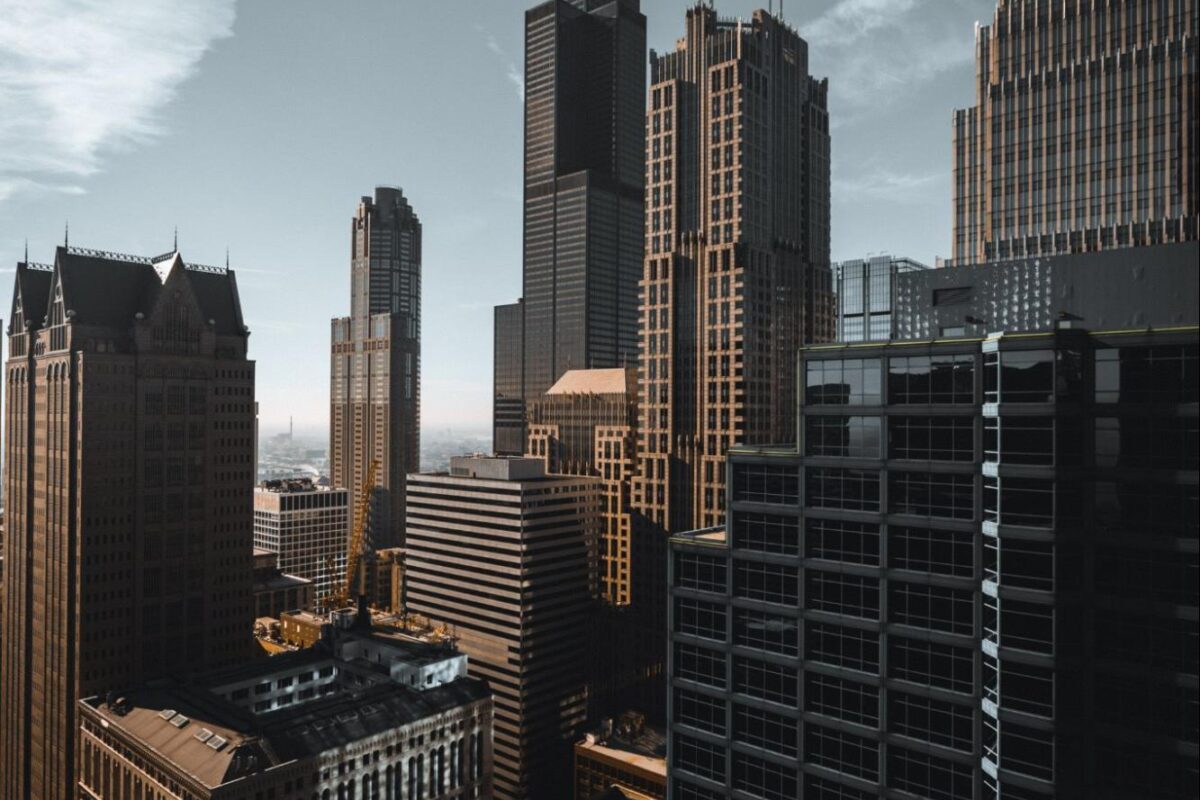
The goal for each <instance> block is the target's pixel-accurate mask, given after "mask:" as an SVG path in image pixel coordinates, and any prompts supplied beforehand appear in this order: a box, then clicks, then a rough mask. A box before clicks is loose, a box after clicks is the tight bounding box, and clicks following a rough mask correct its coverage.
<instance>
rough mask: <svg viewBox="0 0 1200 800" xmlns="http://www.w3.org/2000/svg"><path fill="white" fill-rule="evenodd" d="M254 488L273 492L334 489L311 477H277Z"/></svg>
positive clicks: (289, 492)
mask: <svg viewBox="0 0 1200 800" xmlns="http://www.w3.org/2000/svg"><path fill="white" fill-rule="evenodd" d="M254 490H255V491H256V492H271V493H273V494H293V493H296V492H331V491H335V490H334V489H333V488H332V487H330V486H324V485H322V484H320V483H317V482H315V481H314V480H313V479H312V478H279V479H277V480H270V481H262V482H261V483H259V484H258V486H256V487H254ZM341 491H343V492H344V491H346V490H345V489H342V490H341Z"/></svg>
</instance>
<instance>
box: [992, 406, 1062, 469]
mask: <svg viewBox="0 0 1200 800" xmlns="http://www.w3.org/2000/svg"><path fill="white" fill-rule="evenodd" d="M1064 433H1065V431H1064ZM1076 435H1078V431H1076ZM985 447H986V449H988V450H992V451H995V452H998V453H999V454H1000V461H1001V462H1002V463H1005V464H1040V465H1045V466H1050V465H1052V464H1054V418H1053V417H1005V418H1004V419H1003V421H1002V422H1001V427H1000V429H999V439H998V440H997V438H996V432H995V431H993V430H989V431H988V441H987V443H986V445H985Z"/></svg>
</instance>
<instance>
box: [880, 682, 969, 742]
mask: <svg viewBox="0 0 1200 800" xmlns="http://www.w3.org/2000/svg"><path fill="white" fill-rule="evenodd" d="M888 729H889V730H891V731H893V732H895V733H898V734H900V735H902V736H908V737H910V738H913V739H920V740H921V741H922V742H930V743H932V744H940V745H943V746H945V747H950V748H953V749H954V750H961V751H963V752H965V753H970V752H971V751H972V750H973V749H974V745H975V736H974V730H975V716H974V712H973V711H972V710H971V706H964V705H958V704H956V703H948V702H946V701H944V700H934V699H933V698H929V697H917V696H915V695H909V694H904V693H903V692H891V693H890V700H889V702H888Z"/></svg>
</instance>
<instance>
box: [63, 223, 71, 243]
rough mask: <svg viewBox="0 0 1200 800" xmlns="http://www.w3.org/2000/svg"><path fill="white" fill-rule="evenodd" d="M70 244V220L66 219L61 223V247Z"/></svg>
mask: <svg viewBox="0 0 1200 800" xmlns="http://www.w3.org/2000/svg"><path fill="white" fill-rule="evenodd" d="M70 246H71V220H67V221H66V223H65V224H64V225H63V247H64V248H67V247H70Z"/></svg>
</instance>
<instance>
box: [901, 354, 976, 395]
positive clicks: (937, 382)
mask: <svg viewBox="0 0 1200 800" xmlns="http://www.w3.org/2000/svg"><path fill="white" fill-rule="evenodd" d="M974 401H975V357H974V356H973V355H971V354H969V353H966V354H960V355H939V356H932V357H931V356H898V357H895V358H892V359H890V360H889V361H888V403H889V404H892V405H908V404H951V403H953V404H964V403H967V404H969V403H973V402H974Z"/></svg>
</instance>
